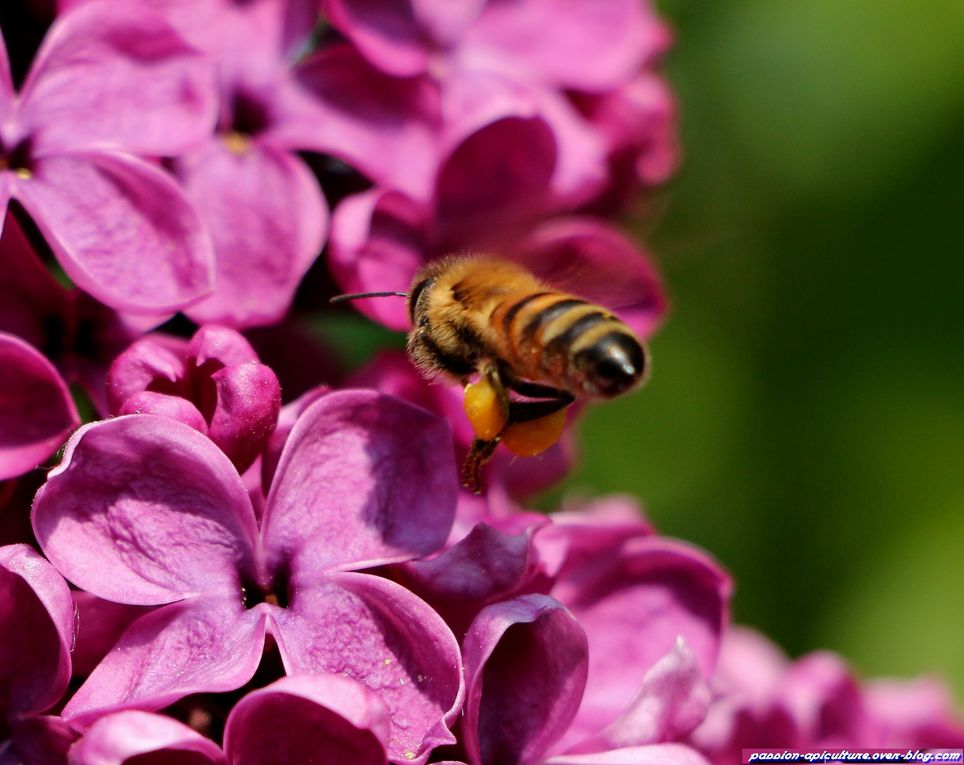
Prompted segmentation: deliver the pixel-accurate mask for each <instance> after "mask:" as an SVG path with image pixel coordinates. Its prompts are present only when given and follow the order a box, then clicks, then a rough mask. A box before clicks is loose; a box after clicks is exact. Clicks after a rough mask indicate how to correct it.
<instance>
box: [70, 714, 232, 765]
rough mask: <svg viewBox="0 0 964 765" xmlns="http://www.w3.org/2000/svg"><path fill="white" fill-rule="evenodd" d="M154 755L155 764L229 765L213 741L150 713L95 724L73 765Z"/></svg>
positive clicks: (112, 764) (106, 764)
mask: <svg viewBox="0 0 964 765" xmlns="http://www.w3.org/2000/svg"><path fill="white" fill-rule="evenodd" d="M141 756H144V757H146V756H150V762H151V763H152V765H177V763H186V762H190V764H191V765H202V763H212V765H218V764H220V763H223V762H225V759H224V755H223V754H222V752H221V750H220V749H219V748H218V746H217V744H215V743H214V742H213V741H211V740H210V739H207V738H205V737H204V736H202V735H201V734H200V733H198V732H197V731H195V730H193V729H191V728H189V727H187V726H186V725H184V724H183V723H180V722H178V721H177V720H172V719H171V718H170V717H164V716H163V715H157V714H152V713H150V712H138V711H135V710H129V711H125V712H116V713H114V714H111V715H107V716H106V717H102V718H100V719H99V720H98V721H97V722H95V723H94V724H93V725H92V726H91V727H90V730H89V731H87V733H85V734H84V737H83V738H82V739H81V740H80V741H78V742H77V743H76V744H75V745H74V748H73V749H72V750H71V752H70V763H71V765H123V763H125V762H127V761H128V760H131V759H132V758H140V757H141Z"/></svg>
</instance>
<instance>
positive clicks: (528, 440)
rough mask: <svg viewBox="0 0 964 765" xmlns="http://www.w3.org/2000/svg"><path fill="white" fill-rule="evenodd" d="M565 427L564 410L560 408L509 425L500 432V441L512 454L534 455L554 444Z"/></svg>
mask: <svg viewBox="0 0 964 765" xmlns="http://www.w3.org/2000/svg"><path fill="white" fill-rule="evenodd" d="M565 427H566V410H565V409H560V410H559V411H558V412H553V413H552V414H547V415H546V416H545V417H540V418H539V419H538V420H530V421H529V422H519V423H516V424H515V425H510V426H509V427H508V428H506V430H505V433H503V434H502V443H504V444H505V446H506V448H507V449H508V450H509V451H510V452H512V453H513V454H518V455H519V456H520V457H534V456H535V455H537V454H542V452H544V451H545V450H546V449H548V448H549V447H550V446H552V445H553V444H555V443H556V441H558V440H559V439H560V438H561V437H562V431H563V430H564V429H565Z"/></svg>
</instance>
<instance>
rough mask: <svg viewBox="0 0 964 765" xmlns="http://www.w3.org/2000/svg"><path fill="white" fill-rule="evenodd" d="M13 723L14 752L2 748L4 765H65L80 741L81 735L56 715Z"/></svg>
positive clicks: (1, 757) (0, 759)
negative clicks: (78, 737)
mask: <svg viewBox="0 0 964 765" xmlns="http://www.w3.org/2000/svg"><path fill="white" fill-rule="evenodd" d="M10 723H11V724H10V729H11V730H10V733H11V738H12V739H13V747H12V751H11V750H10V749H3V748H2V745H0V763H2V764H3V765H25V764H26V763H29V765H64V763H65V762H67V753H68V752H69V751H70V747H71V746H72V745H73V743H74V742H75V741H76V740H77V732H76V731H75V730H74V729H73V728H72V727H71V726H70V725H68V724H67V722H65V721H64V720H63V719H62V718H60V717H57V716H55V715H42V716H40V717H25V718H20V719H19V720H11V721H10ZM10 755H14V756H12V757H11V756H10ZM8 757H9V759H7V758H8Z"/></svg>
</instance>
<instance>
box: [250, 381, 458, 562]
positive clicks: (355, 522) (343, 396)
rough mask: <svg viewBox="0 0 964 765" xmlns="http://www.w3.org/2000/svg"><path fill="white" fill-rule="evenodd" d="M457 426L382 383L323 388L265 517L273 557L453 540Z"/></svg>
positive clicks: (396, 550)
mask: <svg viewBox="0 0 964 765" xmlns="http://www.w3.org/2000/svg"><path fill="white" fill-rule="evenodd" d="M454 463H455V460H454V459H453V456H452V436H451V433H450V432H449V429H448V425H447V423H445V422H444V421H442V420H439V419H437V418H436V417H433V416H432V415H430V414H428V413H427V412H425V411H424V410H422V409H418V408H416V407H414V406H412V405H411V404H407V403H405V402H404V401H401V400H399V399H395V398H392V397H390V396H385V395H383V394H380V393H376V392H375V391H338V392H336V393H331V394H329V395H327V396H324V397H322V398H321V399H319V400H318V401H316V402H315V403H314V404H312V405H311V406H310V407H309V408H308V409H307V410H306V411H305V413H304V414H303V415H302V416H301V417H300V418H299V420H298V422H297V423H296V424H295V426H294V428H293V429H292V431H291V434H290V435H289V436H288V441H287V443H286V444H285V448H284V452H283V453H282V455H281V460H280V462H279V464H278V469H277V472H276V474H275V477H274V481H273V482H272V485H271V493H270V494H269V495H268V502H267V507H266V510H265V517H264V523H263V532H262V533H263V537H264V544H265V550H266V552H267V554H268V556H269V558H268V561H269V566H270V567H271V568H272V569H273V570H278V568H279V567H281V566H287V567H290V570H291V571H293V572H299V573H303V572H309V571H323V570H326V569H330V568H333V567H342V568H344V567H352V568H363V567H369V566H374V565H377V564H381V563H391V562H397V561H402V560H409V559H411V558H415V557H418V556H420V555H427V554H428V553H430V552H434V551H435V550H437V549H438V548H439V547H441V546H442V544H443V543H444V542H445V538H446V536H447V535H448V532H449V529H450V528H451V526H452V521H453V519H454V516H455V498H456V495H457V486H456V480H455V464H454Z"/></svg>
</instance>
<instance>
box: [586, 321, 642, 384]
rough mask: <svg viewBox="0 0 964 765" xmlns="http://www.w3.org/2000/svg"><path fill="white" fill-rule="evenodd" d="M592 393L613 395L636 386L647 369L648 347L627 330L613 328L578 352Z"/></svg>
mask: <svg viewBox="0 0 964 765" xmlns="http://www.w3.org/2000/svg"><path fill="white" fill-rule="evenodd" d="M575 361H576V366H577V368H579V369H580V370H581V371H582V373H583V375H584V378H583V379H584V383H583V387H584V392H585V393H586V394H587V395H589V396H595V397H599V398H613V397H614V396H618V395H619V394H621V393H625V392H626V391H628V390H630V389H631V388H634V387H636V385H638V384H639V383H640V382H641V381H642V379H643V377H644V376H645V375H646V372H647V366H648V365H647V359H646V351H645V350H644V349H643V346H642V345H641V344H640V343H639V341H638V340H637V339H636V338H635V337H633V336H632V335H631V334H629V333H628V332H610V333H609V334H607V335H605V336H604V337H602V338H600V339H599V340H598V341H597V342H594V343H593V344H592V345H590V346H589V347H588V348H584V349H583V350H581V351H579V352H578V353H577V354H576V359H575Z"/></svg>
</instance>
